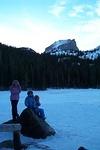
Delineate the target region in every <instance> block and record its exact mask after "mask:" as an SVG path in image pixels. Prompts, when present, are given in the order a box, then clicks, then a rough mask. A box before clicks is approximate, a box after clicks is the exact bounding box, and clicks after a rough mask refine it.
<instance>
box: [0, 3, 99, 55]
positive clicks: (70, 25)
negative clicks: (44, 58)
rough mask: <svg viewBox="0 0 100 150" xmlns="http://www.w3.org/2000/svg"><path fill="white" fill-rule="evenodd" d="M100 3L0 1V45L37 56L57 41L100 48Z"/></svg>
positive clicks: (81, 48)
mask: <svg viewBox="0 0 100 150" xmlns="http://www.w3.org/2000/svg"><path fill="white" fill-rule="evenodd" d="M99 28H100V0H83V1H82V0H0V42H1V43H3V44H7V45H12V46H16V47H29V48H32V49H33V50H35V51H36V52H38V53H42V52H44V51H45V48H46V47H48V46H50V45H51V44H52V43H54V42H55V41H58V40H66V39H75V40H76V43H77V46H78V48H79V49H80V50H90V49H93V48H95V47H97V46H98V45H100V41H99V39H100V29H99Z"/></svg>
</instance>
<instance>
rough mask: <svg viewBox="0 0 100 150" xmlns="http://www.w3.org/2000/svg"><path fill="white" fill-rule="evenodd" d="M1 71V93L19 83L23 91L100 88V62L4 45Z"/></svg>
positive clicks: (0, 54)
mask: <svg viewBox="0 0 100 150" xmlns="http://www.w3.org/2000/svg"><path fill="white" fill-rule="evenodd" d="M0 69H1V71H0V89H8V88H9V86H10V84H11V82H12V80H15V79H17V80H19V82H20V84H21V86H22V88H23V89H27V88H33V89H46V88H90V87H91V88H99V87H100V58H97V59H95V60H89V59H81V58H79V57H77V56H63V55H62V56H51V55H49V54H45V53H42V54H38V53H36V52H35V51H32V50H29V49H27V48H16V47H11V46H7V45H4V44H0Z"/></svg>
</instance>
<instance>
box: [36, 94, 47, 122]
mask: <svg viewBox="0 0 100 150" xmlns="http://www.w3.org/2000/svg"><path fill="white" fill-rule="evenodd" d="M39 99H40V97H39V96H38V95H35V96H34V100H35V102H36V103H35V104H36V108H35V113H36V114H37V116H38V117H40V118H41V119H43V120H45V119H46V117H45V113H44V109H43V108H39V106H40V105H41V103H40V101H39Z"/></svg>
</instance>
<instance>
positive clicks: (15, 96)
mask: <svg viewBox="0 0 100 150" xmlns="http://www.w3.org/2000/svg"><path fill="white" fill-rule="evenodd" d="M20 92H21V86H20V84H19V82H18V80H14V81H13V82H12V85H11V86H10V93H11V95H10V101H11V106H12V119H13V121H16V120H17V119H18V117H19V115H18V111H17V105H18V101H19V94H20Z"/></svg>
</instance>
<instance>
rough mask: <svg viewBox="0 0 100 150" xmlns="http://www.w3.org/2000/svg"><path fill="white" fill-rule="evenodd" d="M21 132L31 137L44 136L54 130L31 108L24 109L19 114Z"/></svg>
mask: <svg viewBox="0 0 100 150" xmlns="http://www.w3.org/2000/svg"><path fill="white" fill-rule="evenodd" d="M20 124H21V126H22V128H21V133H22V134H23V135H25V136H28V137H32V138H46V137H47V136H50V135H54V134H55V130H54V129H53V128H52V127H51V126H50V125H49V124H48V123H47V122H46V121H44V120H42V119H41V118H39V117H38V116H37V115H36V114H35V113H34V112H33V111H32V110H31V109H28V108H26V109H24V110H23V112H22V113H21V115H20Z"/></svg>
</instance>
